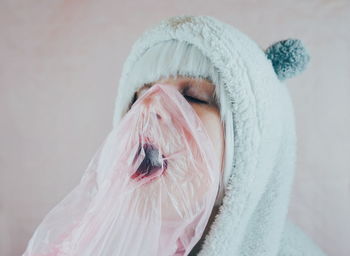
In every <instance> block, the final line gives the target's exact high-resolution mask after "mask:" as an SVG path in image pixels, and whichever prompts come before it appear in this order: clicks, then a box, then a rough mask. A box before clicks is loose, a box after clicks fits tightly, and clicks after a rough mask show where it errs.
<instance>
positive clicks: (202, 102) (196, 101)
mask: <svg viewBox="0 0 350 256" xmlns="http://www.w3.org/2000/svg"><path fill="white" fill-rule="evenodd" d="M184 97H185V98H186V99H187V100H189V101H192V102H195V103H198V104H208V102H206V101H204V100H200V99H197V98H193V97H191V96H188V95H184Z"/></svg>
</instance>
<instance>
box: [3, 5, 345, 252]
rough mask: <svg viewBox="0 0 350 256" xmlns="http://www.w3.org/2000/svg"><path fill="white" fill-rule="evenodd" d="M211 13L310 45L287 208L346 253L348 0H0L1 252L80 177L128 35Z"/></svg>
mask: <svg viewBox="0 0 350 256" xmlns="http://www.w3.org/2000/svg"><path fill="white" fill-rule="evenodd" d="M181 14H193V15H211V16H214V17H216V18H218V19H220V20H222V21H224V22H227V23H229V24H231V25H233V26H235V27H236V28H238V29H239V30H240V31H242V32H243V33H245V34H247V35H248V36H249V37H250V38H251V39H253V40H255V41H256V42H257V43H258V44H259V45H260V46H261V47H262V48H266V47H268V46H269V45H270V44H272V43H274V42H275V41H278V40H282V39H286V38H299V39H301V40H302V41H303V42H304V44H305V46H306V47H307V49H308V50H309V53H310V55H311V62H310V65H309V67H308V69H307V71H305V72H304V73H303V74H301V75H299V76H297V77H295V78H293V79H290V80H288V81H287V86H288V87H289V89H290V92H291V94H292V99H293V102H294V105H295V115H296V123H297V136H298V154H297V157H298V159H297V164H296V176H295V183H294V186H293V194H292V198H291V204H290V209H289V217H290V218H291V219H292V220H293V221H294V222H296V223H297V224H298V225H299V226H300V227H301V228H302V229H303V230H304V231H305V233H306V234H308V235H309V236H310V237H311V238H312V239H313V240H314V241H315V242H316V243H317V244H318V245H319V246H320V247H321V248H322V249H323V250H324V251H325V252H326V253H327V254H329V255H337V256H347V255H350V243H349V237H350V220H349V218H350V165H349V156H350V155H349V153H350V135H349V131H350V113H349V112H350V111H349V109H350V100H349V98H350V84H349V83H350V32H349V28H348V26H349V24H350V2H349V1H345V0H344V1H341V0H332V1H326V0H310V1H305V0H304V1H301V0H298V1H296V0H293V1H292V0H288V1H279V0H269V1H247V0H241V1H227V0H225V1H210V2H209V1H199V0H192V1H185V0H177V1H169V0H162V1H160V0H158V1H128V2H126V1H111V0H110V1H108V0H102V1H91V0H86V1H67V0H66V1H58V0H51V1H43V0H36V1H33V0H28V1H17V0H1V2H0V20H1V22H0V38H1V40H0V60H1V61H0V65H1V67H0V116H1V119H0V141H1V143H0V255H4V256H15V255H21V253H23V251H24V249H25V247H26V245H27V243H28V240H29V238H30V237H31V235H32V233H33V232H34V229H35V228H36V227H37V225H39V223H40V222H41V221H42V219H43V217H44V216H45V215H46V214H47V213H48V212H49V211H50V210H51V209H52V208H53V207H54V206H55V205H56V204H57V203H58V202H59V201H61V200H62V199H63V197H64V196H65V195H66V194H68V193H69V192H70V191H71V190H72V189H73V188H74V187H75V186H76V185H77V184H78V183H79V181H80V178H81V176H82V174H83V172H84V171H85V168H86V167H87V165H88V163H89V161H90V159H91V158H92V157H93V155H94V153H95V152H96V150H97V148H98V147H99V146H100V145H101V143H102V141H103V140H104V138H105V137H106V136H107V134H108V132H109V131H110V130H111V128H112V120H113V109H114V100H115V97H116V91H117V87H118V82H119V77H120V74H121V70H122V65H123V63H124V61H125V59H126V57H127V55H128V54H129V51H130V49H131V46H132V44H133V43H134V41H135V40H136V39H137V38H138V37H139V36H140V35H141V33H142V32H143V31H144V30H146V29H147V28H149V27H150V26H152V25H154V24H156V23H158V22H160V21H161V20H162V19H164V18H167V17H169V16H174V15H181Z"/></svg>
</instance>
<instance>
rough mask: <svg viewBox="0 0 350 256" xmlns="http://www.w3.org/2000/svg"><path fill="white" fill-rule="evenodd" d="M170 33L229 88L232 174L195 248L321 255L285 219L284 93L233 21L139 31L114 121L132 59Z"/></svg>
mask: <svg viewBox="0 0 350 256" xmlns="http://www.w3.org/2000/svg"><path fill="white" fill-rule="evenodd" d="M171 39H176V40H180V41H187V42H190V43H191V44H194V45H195V46H197V47H198V48H199V49H200V50H201V51H202V52H203V54H204V55H205V56H207V57H208V58H209V59H210V60H211V61H212V62H213V64H214V65H215V66H216V67H217V68H218V70H219V72H220V75H221V79H222V80H221V81H222V83H221V84H219V85H217V86H222V87H223V88H224V89H225V90H226V92H227V94H228V95H229V98H230V106H231V110H232V117H233V129H234V138H235V141H234V145H232V147H234V152H235V155H234V160H233V165H232V173H231V176H230V179H229V182H228V184H227V186H226V188H225V195H224V198H223V203H222V205H221V206H220V208H219V212H218V214H217V215H216V217H215V220H214V222H213V223H212V225H211V229H210V230H209V232H208V234H207V235H206V236H205V240H204V243H203V246H202V248H201V250H200V252H199V253H198V255H200V256H215V255H218V256H225V255H244V256H257V255H259V256H274V255H284V256H287V255H288V256H298V255H308V256H313V255H314V256H316V255H325V254H324V252H322V251H321V250H320V249H319V247H318V246H317V245H316V244H315V243H314V242H313V240H311V239H310V238H309V237H308V236H307V235H306V234H305V233H304V232H303V231H302V230H301V229H300V228H298V227H297V226H296V225H295V224H293V223H292V222H291V221H290V220H288V219H287V212H288V204H289V199H290V192H291V187H292V183H293V178H294V166H295V157H296V134H295V123H294V113H293V105H292V102H291V98H290V95H289V92H288V90H287V87H286V86H285V84H284V83H283V82H282V81H280V80H279V79H278V77H277V75H276V73H275V72H274V69H273V66H272V63H271V61H270V60H269V59H268V58H267V57H266V55H265V53H264V50H263V49H261V48H260V47H259V46H258V45H257V44H256V43H255V42H254V41H253V40H251V39H250V38H248V37H247V36H246V35H245V34H243V33H242V32H240V31H239V30H237V29H236V28H234V27H232V26H231V25H228V24H226V23H224V22H221V21H219V20H217V19H216V18H214V17H210V16H190V15H182V16H175V17H170V18H168V19H166V20H163V21H161V22H160V24H158V25H156V26H153V27H151V28H150V29H148V30H147V31H146V32H144V34H142V35H141V37H140V38H139V39H138V40H137V41H136V42H135V43H134V45H133V47H132V49H131V53H130V54H129V56H128V58H127V60H126V62H125V64H124V66H123V72H122V75H121V78H120V83H119V88H118V94H117V99H116V105H115V114H114V125H118V123H119V121H120V119H121V117H122V116H123V115H124V114H125V112H126V111H127V110H128V105H129V103H130V102H131V101H132V96H133V93H134V92H135V90H136V89H137V88H136V87H133V86H129V85H128V84H127V83H126V81H127V78H128V76H130V75H137V74H131V70H132V67H133V65H134V64H135V63H136V62H137V60H138V59H139V58H140V56H142V54H143V53H144V52H145V51H146V50H147V49H148V48H150V47H152V46H154V45H155V44H157V43H160V42H162V41H166V40H171ZM139 86H142V85H139Z"/></svg>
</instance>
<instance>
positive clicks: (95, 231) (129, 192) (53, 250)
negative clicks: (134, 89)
mask: <svg viewBox="0 0 350 256" xmlns="http://www.w3.org/2000/svg"><path fill="white" fill-rule="evenodd" d="M213 148H214V147H213V145H212V142H211V140H210V138H209V136H208V134H207V133H206V130H205V128H204V126H203V124H202V122H201V120H200V119H199V117H198V116H197V114H196V112H195V111H194V109H193V108H192V107H191V105H190V104H189V103H188V102H187V101H186V99H185V98H184V97H183V96H182V95H181V94H180V93H179V92H178V90H177V89H175V88H174V87H172V86H168V85H166V84H155V85H153V86H152V87H151V88H150V89H149V90H148V91H147V92H146V93H145V94H144V95H143V96H142V97H140V98H139V99H138V100H137V101H136V102H135V103H134V105H133V106H132V108H131V109H130V110H129V111H128V112H127V113H126V114H125V116H124V117H123V118H122V119H121V121H120V123H119V125H118V127H116V128H114V129H113V130H112V131H111V132H110V134H109V135H108V136H107V138H106V139H105V141H104V142H103V144H102V145H101V146H100V148H99V149H98V151H97V153H96V154H95V155H94V157H93V159H92V160H91V162H90V163H89V165H88V167H87V169H86V171H85V172H84V175H83V177H82V179H81V181H80V183H79V184H78V185H77V186H76V187H75V188H74V189H73V191H71V192H70V193H69V194H68V195H67V196H66V197H65V198H64V199H63V200H62V201H61V202H60V203H58V205H57V206H56V207H55V208H53V209H52V210H51V211H50V212H49V213H48V214H47V216H46V217H45V218H44V220H43V221H42V223H41V224H40V225H39V226H38V227H37V229H36V230H35V233H34V235H33V237H32V238H31V240H30V241H29V244H28V247H27V249H26V251H25V252H24V254H23V256H29V255H31V256H34V255H35V256H39V255H40V256H53V255H55V256H63V255H65V256H66V255H70V256H72V255H77V256H78V255H79V256H82V255H84V256H85V255H91V256H102V255H103V256H106V255H116V256H124V255H125V256H126V255H128V256H130V255H131V256H134V255H135V256H136V255H159V256H166V255H187V254H188V253H189V252H190V251H191V249H192V248H193V247H194V246H195V244H196V243H197V242H198V241H199V239H200V238H201V236H202V234H203V232H204V228H205V226H206V224H207V222H208V220H209V216H210V214H211V211H212V208H213V206H214V202H215V198H216V194H217V192H218V186H219V178H220V170H219V161H218V159H216V158H215V156H216V155H215V154H214V153H213V152H212V150H213Z"/></svg>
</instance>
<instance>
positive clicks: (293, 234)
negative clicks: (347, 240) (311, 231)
mask: <svg viewBox="0 0 350 256" xmlns="http://www.w3.org/2000/svg"><path fill="white" fill-rule="evenodd" d="M304 255H305V256H327V255H326V254H325V252H323V251H322V250H321V248H319V247H318V245H317V244H316V243H315V242H314V241H313V240H312V239H311V238H310V237H309V236H308V235H307V234H306V233H304V231H303V230H302V229H301V228H300V227H299V226H297V225H296V224H295V223H293V222H292V221H291V220H289V219H287V220H286V223H285V227H284V230H283V234H282V238H281V243H280V249H279V252H278V256H304Z"/></svg>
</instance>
